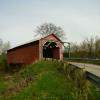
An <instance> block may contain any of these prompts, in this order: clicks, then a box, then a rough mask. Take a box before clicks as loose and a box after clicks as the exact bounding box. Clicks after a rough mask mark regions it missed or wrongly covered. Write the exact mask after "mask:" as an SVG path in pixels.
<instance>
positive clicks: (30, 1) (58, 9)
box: [0, 0, 100, 47]
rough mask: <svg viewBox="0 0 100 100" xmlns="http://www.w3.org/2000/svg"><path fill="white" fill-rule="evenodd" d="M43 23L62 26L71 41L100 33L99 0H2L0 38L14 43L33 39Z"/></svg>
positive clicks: (14, 44)
mask: <svg viewBox="0 0 100 100" xmlns="http://www.w3.org/2000/svg"><path fill="white" fill-rule="evenodd" d="M43 23H54V24H55V25H57V26H60V27H62V28H63V30H64V32H65V34H66V37H67V39H66V41H69V42H78V43H79V42H81V41H82V40H84V39H85V38H87V37H91V36H99V37H100V0H0V38H1V39H3V41H4V42H7V41H9V42H10V44H11V47H14V46H16V45H18V44H21V43H24V42H27V41H30V40H32V39H34V38H35V37H34V34H35V30H36V27H37V26H40V25H41V24H43Z"/></svg>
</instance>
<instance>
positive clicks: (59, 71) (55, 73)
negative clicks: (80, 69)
mask: <svg viewBox="0 0 100 100" xmlns="http://www.w3.org/2000/svg"><path fill="white" fill-rule="evenodd" d="M63 66H64V64H63V62H57V61H53V62H52V61H39V62H37V63H35V64H32V65H28V66H24V68H23V69H21V70H20V71H18V72H15V73H6V74H4V75H0V100H77V98H76V97H75V94H76V92H77V90H78V89H76V85H75V84H74V83H76V81H75V82H74V80H72V79H69V78H68V77H67V76H66V75H65V72H64V69H63ZM66 67H67V68H68V65H67V64H66ZM69 68H70V67H69ZM73 73H74V72H73ZM73 73H72V72H71V73H70V76H71V75H74V74H73ZM76 73H77V72H75V74H76ZM77 75H78V74H77ZM73 78H74V79H75V77H73ZM81 78H82V77H80V78H79V79H78V78H76V79H77V80H79V81H80V79H81ZM21 82H22V83H21ZM18 83H20V84H18ZM81 83H82V82H81ZM82 84H83V83H82ZM83 88H84V87H83ZM8 90H10V92H9V91H8ZM84 90H85V88H84ZM5 91H6V92H5ZM7 91H8V92H7ZM91 92H92V93H91V96H90V97H91V100H98V98H100V94H99V93H97V92H96V91H95V87H92V86H91ZM80 100H83V99H80ZM89 100H90V99H89Z"/></svg>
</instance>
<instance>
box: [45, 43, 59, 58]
mask: <svg viewBox="0 0 100 100" xmlns="http://www.w3.org/2000/svg"><path fill="white" fill-rule="evenodd" d="M55 49H59V48H58V47H57V44H56V43H55V42H53V41H48V42H46V43H45V44H44V46H43V57H44V58H54V53H55ZM56 53H59V52H56Z"/></svg>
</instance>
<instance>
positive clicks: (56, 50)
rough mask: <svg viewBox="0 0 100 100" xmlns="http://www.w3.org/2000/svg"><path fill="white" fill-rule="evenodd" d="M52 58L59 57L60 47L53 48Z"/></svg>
mask: <svg viewBox="0 0 100 100" xmlns="http://www.w3.org/2000/svg"><path fill="white" fill-rule="evenodd" d="M53 58H54V59H60V49H59V47H57V48H54V49H53Z"/></svg>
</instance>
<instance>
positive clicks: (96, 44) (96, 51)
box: [95, 36, 100, 58]
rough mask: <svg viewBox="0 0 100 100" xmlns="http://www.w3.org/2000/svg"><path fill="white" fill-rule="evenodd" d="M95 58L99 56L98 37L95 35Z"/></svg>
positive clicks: (99, 42) (99, 45) (99, 43)
mask: <svg viewBox="0 0 100 100" xmlns="http://www.w3.org/2000/svg"><path fill="white" fill-rule="evenodd" d="M95 58H100V38H98V36H96V37H95Z"/></svg>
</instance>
